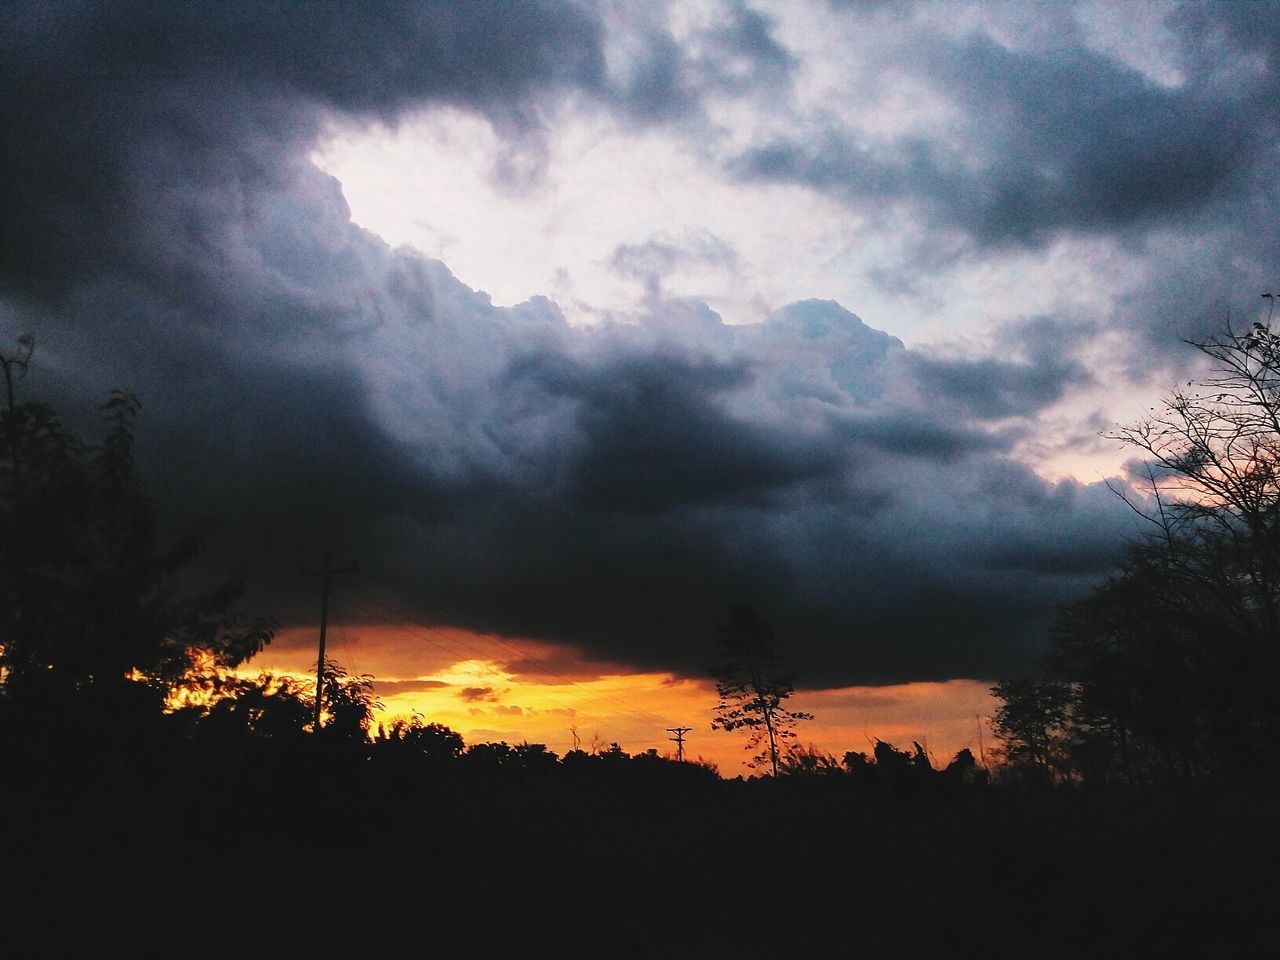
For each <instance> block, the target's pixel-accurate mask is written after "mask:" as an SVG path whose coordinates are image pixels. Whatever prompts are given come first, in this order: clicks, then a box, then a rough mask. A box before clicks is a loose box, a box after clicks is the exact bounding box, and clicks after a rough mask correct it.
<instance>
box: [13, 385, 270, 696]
mask: <svg viewBox="0 0 1280 960" xmlns="http://www.w3.org/2000/svg"><path fill="white" fill-rule="evenodd" d="M101 410H102V411H103V419H104V420H105V423H106V435H105V437H104V439H103V440H102V442H101V443H98V444H90V443H86V442H84V441H82V440H81V439H80V438H78V437H76V436H75V435H73V434H72V433H71V432H70V431H68V430H67V429H66V428H65V427H64V426H63V425H62V423H61V422H60V421H59V419H58V417H57V416H56V414H55V413H54V411H53V410H52V409H51V408H50V407H48V406H47V405H44V404H24V405H18V406H16V407H14V408H13V409H10V410H7V411H6V417H5V429H4V430H3V431H0V443H2V444H3V449H2V450H0V454H2V455H0V529H3V530H4V545H3V548H0V666H2V667H3V675H4V684H3V694H4V697H5V698H6V699H7V700H8V701H9V703H10V705H11V706H13V707H15V708H19V707H20V708H22V709H28V708H31V707H33V706H35V705H40V704H58V703H66V702H67V701H68V698H79V699H84V698H92V699H94V700H96V701H102V702H105V701H117V702H118V701H120V700H121V699H122V698H124V699H130V700H137V699H138V697H139V695H140V694H143V695H145V696H146V697H149V698H150V700H151V702H152V704H153V705H155V706H157V707H158V706H159V705H160V704H161V703H162V702H163V699H164V697H165V696H166V695H167V693H168V692H169V690H170V689H171V687H172V686H173V685H174V684H177V683H180V682H182V680H183V678H184V677H187V676H189V675H190V674H191V673H192V672H193V670H194V669H195V668H196V667H197V665H198V664H200V663H205V662H211V663H212V664H213V665H214V666H215V667H220V668H227V667H234V666H237V665H239V664H241V663H242V662H244V660H246V659H247V658H248V657H249V656H251V655H252V654H254V653H256V652H258V651H259V650H261V649H262V647H263V645H264V644H266V643H267V642H269V641H270V639H271V637H272V634H273V631H274V625H273V624H272V623H271V622H269V621H266V620H256V621H252V622H249V621H245V620H244V619H243V618H241V617H240V616H239V615H238V614H237V613H236V612H235V610H234V604H235V602H236V601H237V600H238V598H239V596H240V594H241V588H242V586H243V579H242V578H238V577H237V578H233V579H232V580H230V581H228V582H226V583H224V584H221V585H219V586H217V587H216V588H214V589H213V590H211V591H209V592H207V593H204V594H198V595H188V596H180V595H179V591H178V586H177V583H178V575H179V573H180V572H181V571H182V570H183V569H184V568H185V567H186V566H187V565H188V564H189V562H190V561H191V560H192V559H193V558H194V557H195V556H196V555H197V553H198V552H199V549H200V546H201V542H202V539H203V536H202V533H201V531H189V532H187V533H186V534H184V535H182V536H180V537H179V538H178V539H177V540H176V541H175V542H173V543H172V544H171V545H168V546H163V545H162V538H161V535H160V529H159V523H158V519H157V515H156V510H155V507H154V505H153V503H152V501H151V499H150V498H149V497H148V495H147V493H146V490H145V488H144V486H143V483H142V481H141V479H140V478H139V476H138V474H137V471H136V468H135V463H134V431H133V425H134V420H135V417H136V416H137V414H138V411H139V403H138V400H137V398H136V397H134V396H133V395H132V394H130V393H127V392H122V391H117V392H115V393H113V394H112V395H111V398H110V399H109V400H108V401H107V402H106V403H105V404H103V405H102V407H101Z"/></svg>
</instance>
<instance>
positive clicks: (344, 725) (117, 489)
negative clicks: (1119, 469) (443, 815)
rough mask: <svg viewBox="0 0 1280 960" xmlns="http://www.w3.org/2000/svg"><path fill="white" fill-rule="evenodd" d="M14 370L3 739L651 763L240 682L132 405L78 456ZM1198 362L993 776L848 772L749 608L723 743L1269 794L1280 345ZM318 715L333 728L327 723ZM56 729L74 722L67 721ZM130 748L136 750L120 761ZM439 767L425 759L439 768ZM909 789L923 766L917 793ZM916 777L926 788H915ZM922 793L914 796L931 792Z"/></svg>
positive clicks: (333, 693) (1279, 598) (728, 686)
mask: <svg viewBox="0 0 1280 960" xmlns="http://www.w3.org/2000/svg"><path fill="white" fill-rule="evenodd" d="M20 346H21V347H22V350H20V351H19V353H18V354H15V355H12V356H6V357H4V358H3V359H4V360H5V363H4V373H5V379H6V401H7V403H6V407H5V409H4V411H3V422H2V423H0V495H2V496H0V524H2V525H3V529H4V531H5V533H6V536H5V538H4V547H3V549H2V550H0V671H2V672H0V677H2V680H3V682H2V683H0V719H2V720H3V722H4V723H6V724H10V725H14V726H20V727H23V728H30V727H32V726H34V727H40V726H41V725H42V724H52V725H54V726H57V725H58V724H60V723H62V724H65V723H66V722H69V721H66V720H65V718H66V717H68V716H72V715H75V714H77V712H81V713H82V715H83V717H84V718H88V717H92V718H93V720H92V723H94V724H95V725H97V726H99V727H101V728H104V729H105V728H108V727H112V726H116V727H120V726H121V725H126V724H128V723H130V722H133V723H135V724H138V723H142V722H143V720H142V718H144V717H155V716H164V717H166V718H168V721H167V722H169V723H170V726H172V727H174V728H175V729H178V728H180V729H182V730H183V731H184V733H183V736H186V737H188V738H198V739H201V740H203V741H205V742H207V743H214V742H225V743H226V744H228V745H229V744H230V743H231V742H232V741H233V740H235V739H237V738H240V739H241V740H245V739H247V740H250V741H254V740H256V741H276V742H284V741H286V740H297V739H298V738H299V737H300V736H301V735H304V734H310V735H315V734H317V733H323V734H324V739H325V741H326V742H328V743H339V742H343V743H347V744H348V745H356V746H358V747H359V749H362V750H365V751H381V753H380V754H379V755H380V756H383V755H385V756H391V755H393V754H395V753H396V752H397V751H399V752H400V753H401V754H403V755H410V754H412V755H413V756H414V757H415V758H418V759H419V760H421V762H422V763H424V764H428V765H431V764H434V765H435V766H437V767H438V766H440V764H442V763H444V762H445V761H446V760H449V761H455V760H456V761H461V762H464V763H468V764H471V765H473V766H474V767H475V768H477V769H479V768H485V769H492V770H497V769H499V768H506V769H521V770H536V769H543V768H546V769H550V765H552V764H555V765H557V768H559V767H573V766H574V765H575V764H576V765H577V766H578V767H579V768H581V769H587V768H588V767H591V765H601V764H607V763H612V764H615V765H618V764H620V763H622V762H623V761H624V760H625V761H629V762H636V761H639V762H640V763H649V764H651V765H652V764H653V763H654V762H655V761H656V760H661V759H664V758H661V757H658V755H657V752H656V751H648V752H647V753H643V754H640V755H638V756H637V757H634V758H633V757H630V756H628V755H627V754H625V752H623V751H622V750H621V748H619V747H617V745H616V744H615V745H613V746H612V747H611V748H610V749H609V750H608V751H596V752H594V753H590V754H589V753H585V752H583V751H571V752H570V753H569V754H567V755H566V756H565V757H564V758H559V757H557V756H556V755H555V754H554V753H551V752H550V751H548V750H546V748H545V746H543V745H538V744H519V745H508V744H476V745H473V746H471V747H470V748H467V747H465V745H463V744H462V741H461V738H460V737H459V736H458V735H457V734H456V733H454V732H453V731H449V730H447V729H445V728H441V727H439V726H438V725H436V724H431V723H426V722H424V720H423V718H416V717H415V718H407V719H406V718H400V719H397V720H393V721H390V722H389V723H388V724H387V725H385V726H383V727H381V728H378V727H377V726H376V724H375V723H374V715H375V710H376V709H377V708H378V707H379V706H380V704H378V702H377V700H376V697H375V695H374V687H373V680H372V678H371V677H368V676H359V677H352V676H348V675H347V674H346V673H345V671H343V669H342V668H341V666H340V665H338V664H336V663H333V662H326V664H325V668H324V670H323V672H322V676H321V680H320V685H319V688H318V689H317V688H316V685H315V684H308V683H306V682H301V681H297V680H294V679H291V678H288V677H276V676H266V675H264V676H260V677H258V678H256V679H249V678H245V677H243V676H241V675H240V674H239V673H238V672H237V668H240V667H242V666H243V665H244V664H245V662H246V661H247V660H249V658H251V657H252V656H253V655H254V654H256V653H257V652H259V651H261V650H262V648H263V647H264V646H265V645H266V644H267V643H269V642H270V641H271V639H272V637H273V635H274V632H275V629H276V624H275V623H274V622H273V621H271V620H269V619H266V618H246V617H245V616H243V615H242V614H241V613H240V612H239V611H238V610H237V603H238V601H239V599H240V597H241V596H242V593H243V589H244V577H243V575H242V574H232V575H230V576H228V577H227V578H226V579H225V580H224V581H222V582H220V583H216V584H214V585H213V586H212V587H211V588H209V589H206V590H204V591H202V592H195V593H191V592H185V591H184V590H183V588H182V573H183V571H184V570H185V569H186V568H187V566H188V565H189V564H190V562H191V561H192V560H193V559H194V558H195V557H196V556H197V555H198V553H199V551H200V549H201V546H202V544H203V542H204V540H205V538H206V536H207V534H208V530H207V529H202V528H193V529H189V530H186V531H181V532H180V533H179V534H178V536H176V538H173V539H171V540H166V539H165V537H164V535H163V531H162V530H161V527H160V523H159V521H158V519H157V514H156V510H155V507H154V504H153V503H152V501H151V499H150V497H149V496H148V494H147V492H146V489H145V486H144V484H143V482H142V479H141V478H140V477H139V475H138V471H137V469H136V464H135V458H134V447H135V437H134V426H135V420H136V417H137V414H138V412H139V401H138V399H137V398H136V397H135V396H134V395H132V394H131V393H128V392H124V391H117V392H115V393H113V394H112V395H111V396H110V397H109V398H108V400H107V401H106V402H105V403H104V404H103V405H102V406H101V408H100V414H101V417H102V420H103V424H104V434H103V438H102V440H101V441H100V442H97V443H92V442H87V441H85V440H83V439H81V438H80V437H78V436H76V435H75V434H74V433H73V432H72V431H70V430H68V429H67V428H66V427H65V426H64V425H63V424H62V422H61V421H60V419H59V417H58V415H57V414H56V412H55V411H54V410H53V409H52V408H51V407H50V406H48V405H47V404H42V403H17V402H15V400H14V390H13V382H14V379H15V377H16V376H17V375H18V374H20V373H22V371H23V370H24V369H25V367H26V364H27V361H28V360H29V358H30V354H31V343H30V341H29V340H25V339H24V340H22V341H20ZM1192 346H1193V347H1194V348H1195V349H1196V350H1198V351H1199V353H1200V354H1201V355H1202V356H1203V357H1204V358H1205V359H1206V361H1207V363H1208V369H1207V372H1206V373H1204V374H1203V375H1201V376H1200V377H1199V378H1196V379H1192V380H1189V381H1187V383H1186V385H1185V387H1183V388H1181V389H1179V390H1176V391H1174V392H1173V393H1172V394H1171V395H1170V396H1169V397H1168V398H1167V399H1166V401H1164V402H1163V404H1162V405H1161V407H1160V408H1159V409H1158V410H1157V409H1155V408H1153V409H1152V411H1151V413H1150V414H1149V415H1148V416H1147V417H1145V418H1143V419H1142V420H1140V421H1138V422H1136V423H1134V424H1131V425H1129V426H1122V427H1118V428H1117V429H1116V430H1115V431H1114V432H1113V433H1112V434H1110V435H1111V436H1112V437H1113V438H1114V439H1116V440H1118V441H1120V442H1122V443H1124V444H1127V445H1129V446H1130V447H1132V448H1134V449H1135V450H1136V451H1137V452H1138V453H1139V454H1140V459H1139V462H1138V463H1137V465H1136V466H1134V471H1135V472H1136V475H1137V476H1138V478H1139V480H1140V483H1139V484H1138V486H1137V487H1136V488H1131V487H1117V488H1116V492H1117V494H1118V495H1119V496H1121V497H1123V498H1124V499H1125V501H1126V502H1127V503H1128V504H1129V506H1130V507H1131V508H1132V509H1133V510H1134V511H1136V512H1137V513H1138V514H1140V515H1141V517H1142V518H1143V520H1144V522H1145V523H1146V529H1145V531H1144V533H1143V534H1142V535H1141V536H1140V537H1139V538H1138V539H1136V540H1135V541H1134V542H1133V543H1131V544H1130V545H1129V546H1128V548H1127V551H1126V553H1125V555H1124V558H1123V560H1122V562H1121V563H1120V564H1119V565H1118V566H1117V568H1116V570H1115V571H1114V572H1113V574H1112V575H1111V576H1110V577H1109V578H1108V579H1106V580H1105V581H1104V582H1103V583H1102V584H1100V585H1099V586H1098V587H1097V588H1096V589H1094V590H1093V591H1092V592H1091V593H1090V594H1089V595H1088V596H1087V597H1085V598H1084V599H1083V600H1081V601H1080V602H1078V603H1076V604H1074V605H1072V606H1070V607H1068V608H1066V609H1064V610H1063V611H1061V612H1060V614H1059V615H1058V617H1057V619H1056V620H1055V622H1054V625H1053V628H1052V631H1051V634H1050V638H1049V651H1048V654H1047V656H1046V658H1045V660H1044V668H1043V671H1042V672H1041V674H1040V675H1039V676H1035V677H1021V678H1011V679H1007V680H1004V681H1002V682H1000V683H998V684H997V685H996V686H995V687H994V688H993V692H994V693H995V695H996V697H997V698H998V701H999V707H998V709H997V711H996V714H995V716H994V717H993V726H994V730H995V733H996V736H997V738H998V740H999V744H998V747H997V749H996V750H995V751H993V756H992V760H993V761H994V763H995V767H994V770H989V765H988V762H987V759H988V758H986V757H983V758H982V764H981V765H979V764H977V763H976V762H975V760H974V758H973V756H972V754H970V753H969V752H968V751H962V752H961V754H960V755H957V757H956V758H954V759H953V760H952V761H951V763H950V764H949V765H948V766H947V767H946V768H945V769H944V770H941V771H938V770H934V769H933V767H932V765H931V764H930V762H929V759H928V757H927V755H926V754H925V753H924V751H923V750H922V749H920V748H919V747H918V745H917V746H916V748H915V751H914V752H910V751H900V750H898V749H897V748H895V747H893V746H892V745H889V744H882V743H877V744H876V745H875V748H874V750H873V751H872V753H871V754H870V755H867V754H864V753H855V752H850V753H848V754H846V755H845V756H844V758H843V759H842V760H837V759H836V758H835V757H834V756H832V755H829V754H826V753H824V752H823V751H820V750H818V749H816V748H814V747H812V746H809V747H806V746H802V745H800V744H799V742H798V734H797V730H798V728H799V724H800V723H801V722H803V721H805V720H808V719H811V716H810V715H809V714H806V713H804V712H802V711H794V710H791V709H789V707H788V699H789V697H790V696H791V694H792V692H793V689H794V681H795V677H794V675H793V674H790V673H788V672H787V671H786V670H785V669H784V668H783V667H782V666H781V664H780V662H779V658H778V656H777V654H776V650H775V642H774V638H773V635H772V633H771V632H770V631H769V628H768V626H767V625H766V624H765V622H764V621H763V620H762V618H761V617H760V616H759V615H758V614H757V613H756V612H755V611H753V610H752V609H751V608H749V607H747V606H744V605H734V606H731V607H730V609H729V616H728V619H727V621H726V622H725V623H723V624H722V625H721V627H720V628H719V641H720V643H719V649H720V652H721V655H722V659H721V662H720V663H719V664H718V665H717V666H716V667H715V668H714V669H713V670H712V675H713V676H714V677H715V680H716V687H717V692H718V694H719V704H718V705H717V707H716V710H715V713H714V717H713V720H712V728H713V729H719V730H724V731H728V732H735V731H737V732H740V733H745V734H746V737H747V740H746V747H747V749H748V750H749V751H750V752H751V759H750V761H749V765H750V766H751V767H753V768H755V769H758V770H763V771H767V772H769V773H771V774H772V775H773V776H775V777H780V776H801V775H806V776H825V777H829V778H830V777H843V778H846V779H848V780H849V781H850V782H855V781H856V782H860V783H864V784H871V783H875V784H878V785H879V786H880V787H884V786H885V785H886V784H892V785H894V786H892V787H891V789H893V790H899V791H900V790H902V789H906V788H904V787H903V786H902V785H903V784H909V783H925V782H928V781H929V780H930V778H931V777H933V776H934V775H938V776H943V775H945V776H947V777H949V778H951V779H952V780H955V781H958V782H962V783H968V784H974V783H978V782H985V781H986V780H987V779H988V773H989V772H993V773H994V774H995V778H996V779H997V780H1005V781H1011V782H1019V783H1045V784H1068V783H1092V784H1102V785H1125V786H1130V787H1132V786H1137V785H1150V784H1155V783H1163V782H1170V781H1208V780H1213V779H1224V778H1225V779H1229V780H1234V781H1241V782H1251V781H1257V780H1258V779H1260V778H1266V777H1271V776H1274V771H1275V770H1276V769H1278V768H1277V764H1276V761H1277V759H1280V758H1278V757H1277V753H1278V752H1280V697H1278V695H1277V690H1278V689H1280V687H1278V685H1277V682H1278V681H1280V337H1277V336H1276V335H1275V334H1273V333H1272V332H1271V330H1270V328H1269V327H1268V326H1267V325H1265V324H1261V323H1257V324H1254V325H1253V326H1252V327H1250V328H1249V329H1248V330H1244V331H1240V330H1236V329H1233V328H1232V327H1230V326H1229V325H1228V326H1227V327H1226V328H1225V329H1224V330H1223V332H1222V333H1221V334H1219V335H1218V336H1216V337H1214V338H1211V339H1208V340H1204V341H1199V342H1195V343H1193V344H1192ZM318 701H319V703H320V705H321V706H322V707H323V717H324V724H325V726H324V729H323V730H317V729H315V727H316V722H315V720H314V719H312V717H313V716H314V713H315V708H316V705H317V702H318ZM55 715H61V716H62V717H63V718H64V719H63V720H58V719H57V718H56V717H55ZM121 742H123V741H121ZM424 758H425V759H424ZM910 771H915V772H914V773H911V772H910ZM913 776H914V777H916V780H914V781H913V780H911V779H910V778H911V777H913ZM922 789H924V788H922Z"/></svg>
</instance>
